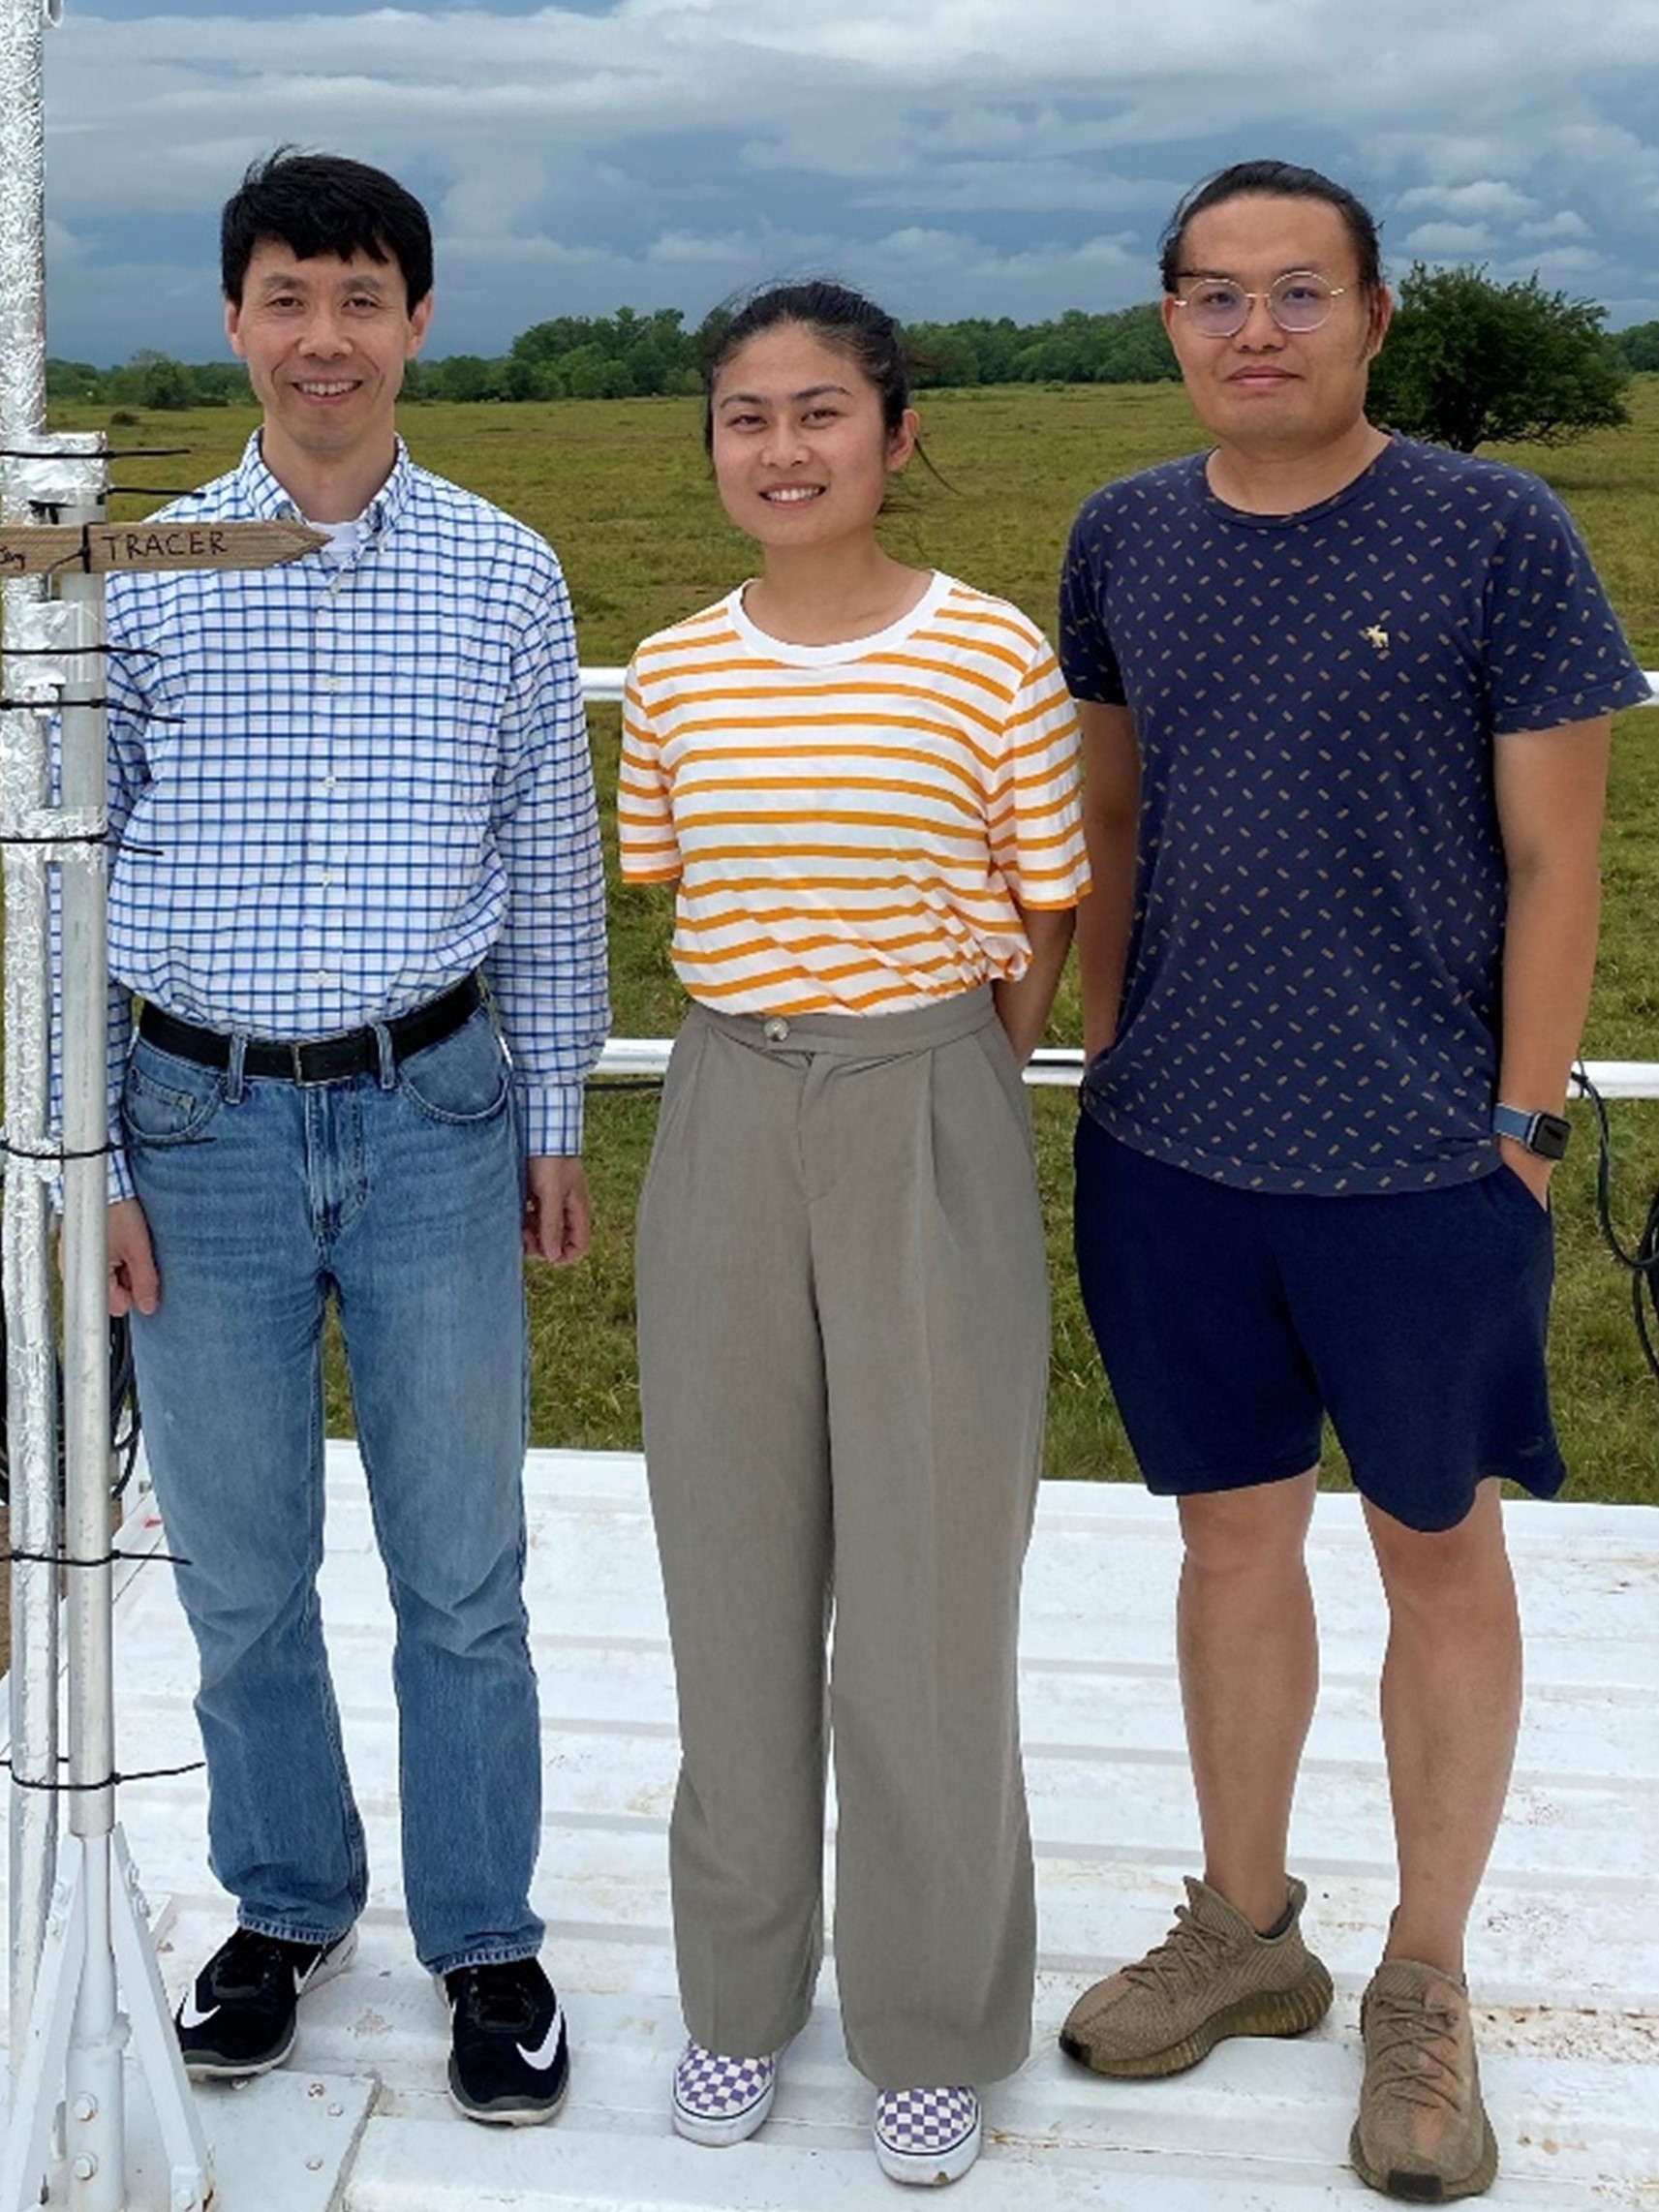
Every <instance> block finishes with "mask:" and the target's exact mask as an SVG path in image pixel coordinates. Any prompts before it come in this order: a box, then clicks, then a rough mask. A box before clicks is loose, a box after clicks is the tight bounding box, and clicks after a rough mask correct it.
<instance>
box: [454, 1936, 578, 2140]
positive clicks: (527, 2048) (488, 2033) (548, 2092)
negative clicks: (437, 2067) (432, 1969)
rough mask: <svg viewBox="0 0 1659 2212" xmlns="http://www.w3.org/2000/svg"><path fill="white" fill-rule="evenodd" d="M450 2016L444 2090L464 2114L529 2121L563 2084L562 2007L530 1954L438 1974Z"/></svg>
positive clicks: (543, 2116) (554, 2105)
mask: <svg viewBox="0 0 1659 2212" xmlns="http://www.w3.org/2000/svg"><path fill="white" fill-rule="evenodd" d="M444 1987H445V1991H446V1992H447V1994H448V1998H449V2010H450V2012H451V2013H452V2015H453V2041H452V2043H451V2046H450V2051H449V2095H450V2097H451V2098H452V2099H453V2100H454V2103H455V2105H456V2107H457V2109H458V2110H460V2111H462V2112H465V2114H466V2115H467V2117H468V2119H469V2120H486V2121H495V2122H497V2123H499V2124H501V2125H503V2126H506V2127H512V2128H523V2127H533V2126H534V2125H535V2124H536V2123H537V2121H538V2120H550V2119H552V2117H553V2115H554V2113H555V2112H557V2111H558V2109H559V2107H560V2105H561V2104H564V2102H565V2092H566V2090H567V2089H568V2087H569V2085H570V2051H569V2044H568V2039H567V2037H566V2034H565V2012H564V2008H563V2006H561V2004H560V2002H559V1999H558V1997H557V1996H556V1995H555V1993H554V1989H553V1984H552V1983H551V1982H549V1981H548V1979H547V1977H546V1975H545V1974H543V1973H542V1971H541V1967H540V1963H539V1961H538V1960H537V1959H534V1958H515V1959H512V1960H510V1961H508V1962H507V1964H506V1965H496V1966H458V1967H456V1969H455V1971H454V1972H453V1973H452V1974H445V1977H444Z"/></svg>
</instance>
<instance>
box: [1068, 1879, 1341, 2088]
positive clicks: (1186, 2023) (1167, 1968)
mask: <svg viewBox="0 0 1659 2212" xmlns="http://www.w3.org/2000/svg"><path fill="white" fill-rule="evenodd" d="M1186 1900H1187V1901H1186V1903H1185V1904H1184V1905H1178V1906H1177V1907H1176V1918H1175V1926H1174V1927H1173V1928H1171V1930H1170V1932H1169V1934H1168V1935H1167V1936H1166V1937H1165V1938H1164V1940H1163V1942H1162V1943H1160V1944H1159V1945H1158V1947H1157V1949H1156V1950H1155V1951H1149V1952H1148V1953H1147V1955H1146V1957H1145V1958H1143V1959H1139V1960H1137V1961H1136V1963H1135V1964H1134V1965H1133V1966H1125V1967H1122V1968H1121V1969H1120V1971H1119V1972H1118V1973H1116V1974H1114V1975H1111V1976H1109V1977H1108V1978H1107V1980H1106V1981H1104V1982H1095V1984H1094V1986H1093V1988H1092V1989H1086V1990H1085V1991H1084V1993H1083V1995H1082V1996H1081V1997H1080V1998H1079V1999H1078V2000H1077V2003H1076V2004H1075V2005H1073V2007H1072V2008H1071V2011H1070V2012H1069V2013H1068V2015H1067V2017H1066V2022H1065V2025H1064V2027H1063V2028H1061V2030H1060V2049H1061V2050H1063V2051H1064V2052H1065V2053H1066V2055H1067V2056H1068V2057H1070V2058H1075V2059H1076V2060H1078V2061H1079V2063H1080V2064H1082V2065H1084V2066H1087V2067H1089V2068H1090V2069H1091V2071H1092V2072H1093V2073H1095V2074H1115V2075H1118V2076H1120V2077H1123V2078H1130V2079H1133V2078H1137V2077H1142V2076H1146V2075H1152V2074H1181V2073H1183V2072H1184V2070H1185V2069H1186V2068H1187V2067H1189V2066H1196V2065H1197V2064H1198V2062H1199V2060H1200V2059H1201V2058H1203V2057H1204V2055H1205V2054H1206V2052H1207V2051H1209V2050H1211V2049H1213V2048H1214V2045H1215V2044H1216V2043H1220V2042H1221V2040H1222V2038H1223V2037H1225V2036H1299V2035H1302V2034H1303V2033H1304V2032H1305V2031H1306V2029H1308V2028H1311V2027H1315V2026H1317V2025H1318V2023H1319V2022H1320V2021H1321V2020H1322V2019H1323V2018H1324V2017H1325V2014H1326V2013H1327V2012H1329V2011H1330V2009H1331V1977H1330V1975H1328V1974H1327V1973H1326V1971H1325V1969H1324V1967H1323V1966H1322V1965H1321V1964H1320V1963H1319V1961H1318V1959H1316V1958H1315V1957H1314V1955H1313V1953H1312V1952H1311V1951H1309V1950H1308V1949H1307V1948H1306V1945H1305V1944H1304V1943H1303V1940H1302V1930H1301V1927H1300V1924H1299V1922H1300V1920H1301V1914H1302V1908H1303V1906H1304V1905H1305V1904H1306V1901H1307V1891H1306V1888H1305V1887H1304V1886H1303V1884H1302V1883H1300V1882H1292V1883H1291V1885H1290V1896H1289V1899H1288V1903H1289V1907H1290V1916H1291V1917H1290V1925H1289V1926H1288V1927H1287V1928H1286V1929H1285V1930H1284V1932H1283V1934H1282V1935H1275V1936H1264V1935H1259V1934H1258V1933H1257V1932H1256V1930H1255V1929H1254V1928H1253V1927H1251V1925H1250V1923H1249V1921H1248V1920H1245V1919H1244V1915H1243V1914H1242V1913H1236V1912H1235V1911H1234V1910H1233V1908H1232V1906H1231V1905H1229V1904H1228V1902H1227V1900H1226V1898H1225V1897H1223V1896H1222V1895H1220V1893H1219V1892H1218V1891H1217V1890H1214V1889H1211V1888H1210V1887H1209V1886H1208V1885H1207V1884H1206V1883H1203V1882H1199V1881H1196V1880H1194V1878H1193V1877H1192V1876H1191V1875H1190V1874H1189V1875H1187V1877H1186Z"/></svg>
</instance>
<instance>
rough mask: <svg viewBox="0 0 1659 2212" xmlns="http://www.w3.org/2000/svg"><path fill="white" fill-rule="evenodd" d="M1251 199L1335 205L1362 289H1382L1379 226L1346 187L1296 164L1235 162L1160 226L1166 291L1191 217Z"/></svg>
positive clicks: (1198, 188) (1172, 288) (1200, 187)
mask: <svg viewBox="0 0 1659 2212" xmlns="http://www.w3.org/2000/svg"><path fill="white" fill-rule="evenodd" d="M1249 195H1257V196H1260V197H1262V198H1266V199H1274V200H1324V201H1325V202H1326V204H1327V205H1328V206H1330V207H1334V208H1335V209H1336V212H1337V214H1338V215H1340V217H1341V218H1342V223H1343V227H1344V228H1345V229H1346V230H1347V233H1348V238H1349V241H1350V243H1351V244H1352V246H1353V249H1354V255H1355V259H1356V260H1357V261H1359V264H1360V286H1361V289H1362V290H1363V291H1365V292H1370V293H1372V294H1375V293H1376V292H1379V291H1380V290H1381V288H1382V253H1381V250H1380V248H1379V247H1378V244H1377V227H1376V224H1375V222H1374V221H1373V219H1372V216H1371V212H1370V209H1369V208H1368V207H1367V206H1366V205H1365V203H1364V202H1363V201H1362V200H1358V199H1356V198H1355V196H1354V194H1353V193H1351V192H1350V191H1349V190H1348V189H1347V187H1346V185H1341V184H1335V183H1333V182H1332V180H1331V178H1330V177H1328V176H1321V174H1320V173H1319V171H1318V170H1317V169H1299V168H1298V167H1297V165H1296V164H1295V163H1294V162H1235V163H1234V164H1233V166H1232V168H1231V169H1217V170H1216V172H1215V174H1214V176H1207V177H1206V178H1205V179H1204V181H1203V182H1202V183H1201V184H1195V185H1194V186H1193V188H1192V190H1191V191H1190V192H1189V193H1187V195H1186V196H1185V198H1184V199H1183V200H1182V202H1181V205H1180V206H1179V207H1178V208H1177V209H1176V211H1175V213H1174V214H1173V215H1172V216H1171V217H1170V219H1169V221H1168V223H1167V224H1166V225H1165V226H1164V233H1163V236H1162V237H1161V238H1160V239H1159V240H1158V274H1159V276H1160V277H1161V278H1162V280H1163V288H1164V290H1165V292H1174V291H1175V290H1176V288H1177V280H1178V279H1179V277H1180V275H1181V260H1182V254H1183V250H1184V248H1185V245H1186V227H1187V225H1188V224H1189V223H1190V222H1191V221H1192V218H1193V217H1194V216H1195V215H1202V214H1203V213H1204V211H1205V209H1206V208H1207V207H1219V206H1220V205H1221V203H1222V201H1223V200H1243V199H1244V198H1245V197H1246V196H1249Z"/></svg>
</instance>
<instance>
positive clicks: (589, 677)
mask: <svg viewBox="0 0 1659 2212" xmlns="http://www.w3.org/2000/svg"><path fill="white" fill-rule="evenodd" d="M627 672H628V671H627V670H626V669H624V668H584V669H583V670H582V696H583V697H584V698H585V699H586V700H587V701H588V702H589V704H590V705H592V706H596V707H600V706H605V707H614V706H615V705H617V704H618V702H619V701H620V700H621V698H622V680H623V677H624V676H625V675H626V674H627ZM1643 673H1644V675H1645V676H1646V678H1647V684H1648V689H1649V690H1650V691H1652V693H1653V696H1652V697H1651V698H1650V699H1645V700H1643V701H1642V702H1640V703H1641V704H1643V705H1644V706H1649V707H1659V668H1647V669H1644V671H1643Z"/></svg>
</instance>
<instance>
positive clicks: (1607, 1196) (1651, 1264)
mask: <svg viewBox="0 0 1659 2212" xmlns="http://www.w3.org/2000/svg"><path fill="white" fill-rule="evenodd" d="M1573 1081H1574V1083H1575V1084H1576V1085H1577V1087H1578V1089H1579V1091H1581V1093H1582V1095H1583V1096H1584V1097H1585V1098H1587V1099H1588V1100H1589V1102H1590V1105H1591V1107H1592V1108H1593V1109H1594V1112H1595V1117H1596V1133H1597V1152H1596V1218H1597V1220H1598V1221H1599V1222H1600V1224H1601V1232H1602V1237H1603V1240H1604V1242H1605V1243H1606V1244H1607V1248H1608V1250H1609V1251H1610V1252H1611V1253H1612V1254H1613V1258H1614V1259H1615V1260H1616V1261H1617V1262H1618V1265H1619V1266H1620V1267H1621V1268H1623V1269H1625V1270H1626V1272H1627V1273H1628V1275H1629V1276H1630V1310H1631V1315H1632V1318H1633V1319H1634V1321H1635V1323H1636V1338H1637V1342H1638V1343H1639V1344H1640V1345H1641V1346H1642V1356H1643V1358H1644V1360H1645V1361H1646V1362H1647V1367H1648V1371H1649V1372H1650V1373H1651V1375H1652V1376H1653V1379H1654V1381H1655V1382H1659V1190H1656V1191H1655V1192H1654V1193H1653V1200H1652V1203H1651V1205H1650V1206H1649V1207H1648V1209H1647V1218H1646V1220H1645V1221H1644V1223H1643V1227H1642V1234H1641V1235H1640V1236H1639V1237H1638V1238H1637V1240H1636V1244H1635V1247H1634V1249H1632V1250H1628V1251H1627V1250H1626V1249H1625V1246H1624V1245H1623V1244H1622V1243H1621V1242H1620V1241H1619V1236H1618V1232H1617V1230H1616V1229H1615V1228H1614V1227H1613V1135H1612V1131H1611V1130H1610V1129H1609V1127H1608V1118H1607V1101H1606V1100H1605V1099H1604V1098H1603V1097H1602V1094H1601V1092H1600V1091H1598V1090H1597V1089H1596V1087H1595V1085H1594V1084H1593V1083H1592V1082H1591V1081H1590V1078H1589V1071H1588V1069H1587V1068H1586V1067H1585V1066H1584V1063H1583V1061H1582V1060H1580V1061H1579V1062H1578V1064H1577V1065H1576V1066H1575V1067H1574V1069H1573ZM1644 1289H1645V1292H1646V1297H1645V1299H1644V1295H1643V1293H1644ZM1649 1308H1651V1311H1652V1320H1651V1321H1649V1319H1648V1309H1649Z"/></svg>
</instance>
